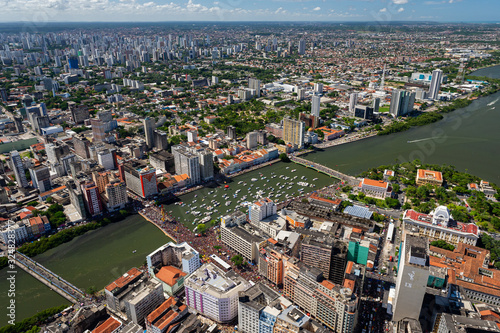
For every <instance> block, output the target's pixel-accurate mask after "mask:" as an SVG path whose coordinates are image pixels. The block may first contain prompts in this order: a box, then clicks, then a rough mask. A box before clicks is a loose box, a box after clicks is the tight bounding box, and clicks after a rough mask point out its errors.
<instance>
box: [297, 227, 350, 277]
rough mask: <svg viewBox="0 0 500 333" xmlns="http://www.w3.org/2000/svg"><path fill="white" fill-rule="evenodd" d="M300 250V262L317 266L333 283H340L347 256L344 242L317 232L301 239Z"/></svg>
mask: <svg viewBox="0 0 500 333" xmlns="http://www.w3.org/2000/svg"><path fill="white" fill-rule="evenodd" d="M300 252H301V254H300V257H301V260H302V262H304V263H305V264H306V265H308V266H310V267H317V268H318V269H320V270H321V272H323V276H324V277H325V278H327V279H329V280H331V281H333V282H334V283H336V284H342V280H343V278H344V271H345V266H346V257H347V247H346V246H345V244H343V243H341V242H337V241H335V239H333V238H331V237H328V236H325V235H324V234H321V233H318V234H314V235H309V236H308V237H306V238H304V239H303V241H302V244H301V251H300Z"/></svg>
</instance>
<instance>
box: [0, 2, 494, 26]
mask: <svg viewBox="0 0 500 333" xmlns="http://www.w3.org/2000/svg"><path fill="white" fill-rule="evenodd" d="M499 13H500V0H0V22H15V21H17V22H19V21H29V22H39V23H43V22H78V21H85V22H92V21H99V22H112V21H128V22H131V21H132V22H152V21H167V22H169V21H331V22H339V21H340V22H342V21H344V22H345V21H365V22H366V21H376V22H390V21H436V22H500V15H499Z"/></svg>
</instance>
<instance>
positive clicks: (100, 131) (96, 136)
mask: <svg viewBox="0 0 500 333" xmlns="http://www.w3.org/2000/svg"><path fill="white" fill-rule="evenodd" d="M90 125H91V126H92V137H93V142H103V141H104V139H105V138H106V124H105V123H104V122H103V121H102V120H101V119H95V118H93V119H90Z"/></svg>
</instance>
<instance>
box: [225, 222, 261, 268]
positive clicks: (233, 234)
mask: <svg viewBox="0 0 500 333" xmlns="http://www.w3.org/2000/svg"><path fill="white" fill-rule="evenodd" d="M224 221H229V220H224ZM224 221H223V222H222V224H221V241H222V242H223V243H224V244H226V245H227V246H229V247H230V248H231V249H233V250H234V251H236V252H238V253H239V254H241V255H242V256H243V257H244V258H245V259H247V260H249V261H252V262H257V259H258V253H259V249H260V248H261V247H262V246H263V244H264V242H265V238H264V237H262V236H261V232H260V230H257V229H255V228H253V227H252V226H251V225H250V224H242V225H238V224H236V223H234V222H230V223H231V224H227V223H226V222H224Z"/></svg>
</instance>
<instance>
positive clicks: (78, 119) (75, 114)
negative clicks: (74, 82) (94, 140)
mask: <svg viewBox="0 0 500 333" xmlns="http://www.w3.org/2000/svg"><path fill="white" fill-rule="evenodd" d="M68 108H69V111H70V112H71V118H72V119H73V121H74V122H75V123H76V124H81V123H83V122H84V121H85V119H89V118H90V113H89V108H88V106H86V105H84V104H82V105H76V103H75V102H71V101H70V102H68Z"/></svg>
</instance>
